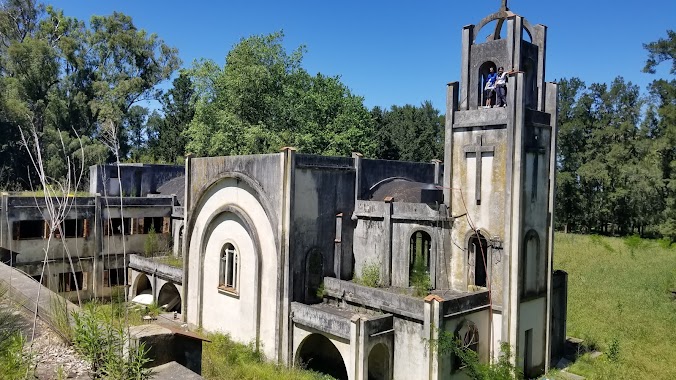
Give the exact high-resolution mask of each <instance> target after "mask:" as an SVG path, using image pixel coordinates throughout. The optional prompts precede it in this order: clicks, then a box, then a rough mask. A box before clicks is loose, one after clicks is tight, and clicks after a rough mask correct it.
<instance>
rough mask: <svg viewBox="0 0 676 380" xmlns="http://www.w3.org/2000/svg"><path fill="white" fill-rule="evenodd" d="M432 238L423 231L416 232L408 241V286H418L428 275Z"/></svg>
mask: <svg viewBox="0 0 676 380" xmlns="http://www.w3.org/2000/svg"><path fill="white" fill-rule="evenodd" d="M431 251H432V237H431V236H430V235H429V234H428V233H427V232H425V231H416V232H414V233H413V235H411V239H410V240H409V251H408V252H409V256H408V278H409V280H408V282H409V286H414V285H415V284H420V283H421V282H422V281H424V280H425V278H426V277H429V275H430V252H431Z"/></svg>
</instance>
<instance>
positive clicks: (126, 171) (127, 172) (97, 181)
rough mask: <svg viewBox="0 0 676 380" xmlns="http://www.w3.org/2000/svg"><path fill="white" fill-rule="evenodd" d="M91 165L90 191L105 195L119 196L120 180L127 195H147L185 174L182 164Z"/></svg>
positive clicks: (123, 193) (123, 191)
mask: <svg viewBox="0 0 676 380" xmlns="http://www.w3.org/2000/svg"><path fill="white" fill-rule="evenodd" d="M119 170H120V176H119V178H118V173H117V172H118V167H117V166H116V165H92V166H90V167H89V192H90V193H92V194H96V193H98V194H102V195H104V196H106V195H111V196H119V195H120V187H119V182H120V181H121V182H122V195H123V196H125V197H145V196H146V195H148V194H153V193H156V192H157V188H158V187H160V186H161V185H162V184H163V183H165V182H167V181H169V180H171V179H173V178H176V177H180V176H182V175H183V174H184V167H183V166H182V165H159V164H120V166H119Z"/></svg>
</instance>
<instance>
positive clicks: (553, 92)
mask: <svg viewBox="0 0 676 380" xmlns="http://www.w3.org/2000/svg"><path fill="white" fill-rule="evenodd" d="M545 92H546V95H547V100H546V103H545V112H547V113H548V114H550V115H551V119H550V120H551V121H550V125H551V128H552V129H551V135H550V136H551V137H550V139H551V140H550V144H549V191H548V194H547V196H548V197H549V205H548V208H549V213H548V215H547V309H546V310H547V314H546V320H545V321H546V322H545V337H546V340H545V372H546V371H548V370H549V367H550V366H551V364H552V363H550V359H551V353H550V350H551V347H552V345H551V331H552V330H551V321H552V294H553V286H552V273H553V269H554V268H553V265H554V210H555V206H556V205H555V203H554V202H555V199H556V197H555V196H554V189H556V144H557V141H556V140H557V139H556V136H557V134H558V125H557V123H556V115H557V108H558V88H557V85H556V84H555V83H547V89H546V91H545ZM566 297H567V295H566ZM564 299H566V298H564ZM564 326H565V324H564ZM563 336H564V337H565V333H564V335H563Z"/></svg>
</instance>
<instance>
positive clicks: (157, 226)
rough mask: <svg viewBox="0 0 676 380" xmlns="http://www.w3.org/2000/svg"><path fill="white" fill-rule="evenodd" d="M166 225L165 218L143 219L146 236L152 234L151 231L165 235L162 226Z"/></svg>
mask: <svg viewBox="0 0 676 380" xmlns="http://www.w3.org/2000/svg"><path fill="white" fill-rule="evenodd" d="M163 225H164V218H162V217H158V218H152V217H148V218H143V230H142V231H143V232H142V233H144V234H147V233H150V231H151V230H152V231H154V232H156V233H158V234H159V233H163V232H164V231H163V229H162V226H163Z"/></svg>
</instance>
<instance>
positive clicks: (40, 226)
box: [12, 220, 49, 240]
mask: <svg viewBox="0 0 676 380" xmlns="http://www.w3.org/2000/svg"><path fill="white" fill-rule="evenodd" d="M12 228H13V231H12V232H13V236H14V240H28V239H44V238H45V236H47V234H48V233H49V230H48V227H47V224H46V223H45V221H44V220H19V221H16V222H13V223H12Z"/></svg>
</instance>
